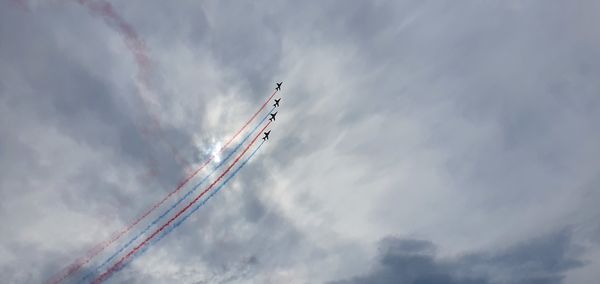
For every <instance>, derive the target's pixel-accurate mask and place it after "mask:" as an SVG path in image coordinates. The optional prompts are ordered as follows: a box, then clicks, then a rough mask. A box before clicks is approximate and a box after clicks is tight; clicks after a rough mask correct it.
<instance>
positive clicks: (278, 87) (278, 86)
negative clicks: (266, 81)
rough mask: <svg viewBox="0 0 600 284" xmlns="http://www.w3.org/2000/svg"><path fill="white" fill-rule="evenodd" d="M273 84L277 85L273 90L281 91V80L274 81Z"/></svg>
mask: <svg viewBox="0 0 600 284" xmlns="http://www.w3.org/2000/svg"><path fill="white" fill-rule="evenodd" d="M275 84H277V87H275V90H277V91H281V84H283V81H282V82H279V83H277V82H275Z"/></svg>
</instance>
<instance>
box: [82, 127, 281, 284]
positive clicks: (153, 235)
mask: <svg viewBox="0 0 600 284" xmlns="http://www.w3.org/2000/svg"><path fill="white" fill-rule="evenodd" d="M270 124H271V121H269V122H267V124H265V126H264V127H263V128H262V129H261V130H260V132H259V133H258V134H257V135H256V136H254V139H252V141H251V142H250V144H248V146H246V148H244V151H242V153H240V154H239V155H238V156H237V157H236V158H235V160H234V161H233V162H232V163H231V165H229V167H227V169H225V171H223V173H221V175H219V177H217V179H215V180H214V181H213V182H212V183H211V184H210V185H209V186H208V187H207V188H206V189H205V190H204V191H202V192H201V193H200V194H199V195H198V196H196V198H194V200H192V201H191V202H190V203H188V204H187V205H186V206H185V207H183V208H182V209H181V210H179V212H177V214H175V216H173V217H171V219H169V221H167V223H165V224H164V225H162V226H161V227H160V228H159V229H157V230H156V231H154V233H152V234H151V235H150V236H149V237H147V238H146V239H145V240H144V241H143V242H141V243H140V244H138V245H137V246H136V247H135V248H133V249H132V250H131V251H130V252H129V253H128V254H126V255H125V256H123V257H121V259H119V261H117V262H116V263H115V264H113V266H111V267H110V268H109V269H108V270H106V271H105V272H104V273H102V274H101V275H100V276H99V277H98V278H96V279H95V280H94V281H93V282H92V283H94V284H96V283H101V282H102V281H104V280H106V278H107V277H109V276H110V275H111V274H112V273H113V272H114V271H115V270H117V269H119V268H120V266H121V265H122V264H123V263H124V262H125V261H126V260H127V259H128V258H130V257H131V256H132V255H134V254H135V253H136V252H137V251H138V250H139V249H140V248H142V247H143V246H144V245H146V244H147V243H148V242H149V241H150V240H152V239H153V238H154V237H155V236H156V235H158V234H159V233H160V232H162V231H163V230H164V229H165V228H166V227H168V226H169V225H170V224H171V223H172V222H173V221H174V220H175V219H177V218H178V217H179V216H180V215H181V214H183V213H184V212H185V211H186V210H187V209H189V208H190V207H191V206H192V205H194V203H196V202H197V201H198V200H199V199H200V198H202V196H203V195H204V194H205V193H206V192H208V191H209V190H210V189H211V188H212V187H213V186H215V184H217V183H218V182H219V181H220V180H221V179H222V178H223V177H224V176H225V175H226V174H227V173H229V171H230V170H231V168H233V166H235V164H236V163H237V162H238V161H239V160H240V159H241V158H242V156H244V154H246V152H247V151H248V149H250V147H252V145H253V144H254V142H256V139H258V137H260V135H262V132H263V131H264V130H265V129H266V128H267V127H268V126H269V125H270Z"/></svg>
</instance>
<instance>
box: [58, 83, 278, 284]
mask: <svg viewBox="0 0 600 284" xmlns="http://www.w3.org/2000/svg"><path fill="white" fill-rule="evenodd" d="M276 93H277V91H275V92H273V94H272V95H271V96H269V98H268V99H267V100H266V101H265V102H264V103H263V105H262V106H261V107H260V108H259V109H258V110H257V111H256V112H255V113H254V114H253V115H252V117H250V119H248V121H246V123H245V124H244V125H243V126H242V127H241V128H240V129H239V130H238V131H237V132H236V133H235V135H233V136H232V137H231V138H229V140H228V141H227V142H226V143H225V146H223V147H222V148H221V149H220V150H219V152H218V153H216V154H214V155H212V156H210V158H209V159H207V160H206V161H205V162H204V163H203V164H202V165H200V166H199V167H198V168H197V169H196V170H195V171H194V172H192V173H191V174H190V175H188V176H187V177H186V178H185V179H184V180H183V181H181V182H180V183H179V184H178V185H177V187H176V188H175V189H174V190H173V191H171V192H169V193H168V194H167V195H166V196H165V197H163V199H161V200H160V201H159V202H157V203H156V204H154V205H152V207H150V208H149V209H148V210H147V211H145V212H144V214H142V215H141V216H140V217H138V218H137V219H136V220H135V221H134V222H133V223H131V224H130V225H129V226H127V227H126V228H125V229H123V230H122V231H121V232H119V233H118V234H116V235H114V237H113V238H111V239H110V240H108V241H105V242H104V243H101V244H99V245H96V246H95V247H94V248H93V249H92V250H90V251H89V252H88V254H87V256H85V257H82V258H79V259H77V260H75V261H74V262H73V263H71V264H70V265H69V266H67V268H65V269H63V271H62V272H60V273H58V274H57V275H56V276H54V277H53V278H51V279H50V280H48V282H47V283H51V284H57V283H60V282H62V281H63V280H64V279H66V278H67V277H69V276H70V275H72V274H73V273H75V272H77V271H79V270H80V269H81V267H83V266H84V265H86V264H87V263H88V262H90V261H91V260H92V259H93V258H94V257H96V256H97V255H98V254H99V253H100V252H102V251H103V250H105V249H106V248H107V247H108V246H110V245H111V244H113V243H114V242H116V241H117V240H119V239H120V238H121V237H122V236H124V235H125V234H126V233H127V232H129V231H131V229H133V227H135V226H136V225H137V224H139V223H140V222H141V221H142V220H143V219H144V218H146V217H147V216H148V215H150V214H151V213H152V212H154V210H156V209H157V208H158V207H160V206H161V205H162V204H163V203H165V201H167V200H168V199H169V198H170V197H171V196H173V195H174V194H175V193H177V192H179V190H181V189H182V188H183V187H184V186H185V185H186V184H187V183H188V182H189V181H190V180H191V179H192V178H194V177H195V176H196V175H197V174H198V173H199V172H200V171H202V170H203V169H204V168H205V167H206V166H207V165H208V164H210V162H212V161H213V159H214V158H215V157H216V156H218V155H220V154H221V153H223V151H225V150H226V149H227V146H229V144H231V143H232V142H233V140H235V138H237V136H238V135H240V133H242V131H243V130H244V129H246V127H248V125H249V124H250V123H251V122H252V121H253V120H254V119H255V118H256V116H257V115H258V114H259V113H261V112H262V111H263V110H264V108H265V107H266V106H267V104H268V103H269V102H270V101H271V99H273V97H274V96H275V94H276ZM272 111H273V109H271V111H269V113H270V112H272Z"/></svg>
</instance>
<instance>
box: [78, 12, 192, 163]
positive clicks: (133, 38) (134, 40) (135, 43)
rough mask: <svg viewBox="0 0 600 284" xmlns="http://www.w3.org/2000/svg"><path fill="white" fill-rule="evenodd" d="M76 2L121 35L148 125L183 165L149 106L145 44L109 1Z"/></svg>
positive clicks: (147, 58) (148, 63) (147, 59)
mask: <svg viewBox="0 0 600 284" xmlns="http://www.w3.org/2000/svg"><path fill="white" fill-rule="evenodd" d="M77 3H79V4H81V5H82V6H85V7H87V8H88V9H89V10H90V11H91V12H92V13H94V14H98V15H100V16H101V17H102V18H103V19H104V21H105V22H106V23H107V24H108V25H109V26H112V27H114V28H115V29H116V30H117V32H118V33H119V34H120V35H121V36H122V37H123V39H124V41H125V45H126V46H127V48H128V49H129V50H130V51H131V53H132V54H133V57H134V58H135V62H136V65H137V66H138V74H137V81H138V83H139V86H137V93H138V95H139V96H140V98H141V99H142V102H143V103H144V107H145V109H146V111H148V113H149V114H150V116H151V121H150V125H152V126H153V128H154V132H155V133H158V134H157V135H158V136H159V138H160V139H159V140H160V142H161V143H162V144H163V146H164V147H166V148H167V149H168V151H170V152H171V154H172V155H173V157H174V158H175V160H176V161H177V162H178V163H179V165H180V166H182V167H184V166H185V165H187V164H188V163H187V161H186V160H185V159H183V158H182V157H181V155H179V153H178V152H177V149H176V148H175V147H173V145H171V144H169V143H168V141H167V140H166V139H165V138H164V137H163V136H162V135H161V134H160V130H161V129H162V127H161V123H160V121H159V120H158V119H157V118H156V115H153V114H152V108H151V107H150V106H151V105H152V104H151V103H152V102H153V101H154V100H153V98H152V97H151V96H150V94H149V91H150V90H151V88H150V84H149V82H150V73H151V72H150V71H151V66H150V65H151V64H150V58H149V57H148V52H147V48H146V44H145V43H144V41H143V40H142V39H140V37H139V36H138V34H137V33H136V31H135V30H134V29H133V27H132V26H131V25H130V24H129V23H127V21H125V19H123V17H121V15H119V13H117V12H116V10H115V8H114V7H113V6H112V5H111V4H110V3H109V2H106V1H101V0H98V1H91V0H77Z"/></svg>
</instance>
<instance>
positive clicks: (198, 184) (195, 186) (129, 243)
mask: <svg viewBox="0 0 600 284" xmlns="http://www.w3.org/2000/svg"><path fill="white" fill-rule="evenodd" d="M273 110H275V107H273V108H271V110H270V111H269V112H268V113H267V115H265V116H264V117H263V118H262V119H261V120H260V122H259V123H258V124H257V125H256V126H255V127H254V129H252V131H250V132H249V133H248V134H247V135H246V137H244V139H243V140H242V141H241V142H240V143H239V144H238V145H237V146H235V148H233V150H231V151H230V152H229V154H227V156H226V157H225V159H223V160H221V162H220V163H219V164H218V165H217V166H216V167H215V168H214V169H213V170H212V171H211V172H210V173H209V174H208V175H206V176H205V177H204V178H203V179H202V180H201V181H200V182H198V183H197V184H196V185H194V187H193V188H192V189H191V190H190V191H188V192H187V193H186V194H185V195H184V196H183V197H181V198H180V199H179V200H177V202H175V204H173V205H171V207H169V209H167V211H165V212H164V213H163V214H161V215H160V216H158V218H156V219H154V221H152V222H151V223H150V224H148V226H146V228H144V230H142V231H141V232H140V233H138V234H137V235H135V237H133V238H132V239H131V240H129V241H128V242H127V243H125V245H123V246H121V247H120V248H119V249H118V250H117V251H116V252H115V253H114V254H112V255H111V256H110V257H109V258H108V259H106V260H105V261H104V262H102V263H101V264H100V265H98V266H97V267H96V269H94V270H91V271H90V272H88V273H87V274H86V275H85V276H84V277H83V278H82V279H81V280H82V281H85V280H86V279H88V278H89V277H90V276H92V275H93V274H94V273H95V272H98V271H100V269H102V267H103V266H105V265H106V264H107V263H109V262H111V261H112V260H113V259H114V258H115V257H117V256H118V255H119V254H120V253H121V252H123V250H124V249H126V248H127V247H128V246H129V245H131V244H132V243H133V242H135V241H136V240H137V239H138V238H139V237H140V236H142V235H143V234H145V233H146V232H147V231H148V230H150V228H152V227H153V226H154V225H156V224H157V223H158V222H159V221H160V220H162V219H163V218H164V217H165V216H167V215H168V214H169V213H170V212H171V211H172V210H173V209H175V207H177V206H178V205H179V204H180V203H181V202H183V201H184V200H185V199H186V198H187V197H188V196H190V195H191V194H192V193H194V192H195V191H196V190H197V189H198V188H199V187H200V185H201V184H202V183H204V182H205V181H206V180H207V179H208V177H210V176H211V175H212V174H213V173H215V172H216V171H217V169H219V168H220V167H221V166H222V165H223V164H225V162H227V160H229V158H231V156H232V155H233V154H234V153H235V152H236V151H237V150H239V149H240V147H241V146H242V145H243V144H244V143H245V142H246V140H248V138H250V136H251V135H252V133H254V132H256V130H257V129H258V128H259V127H260V126H261V125H262V124H263V122H264V121H265V120H266V119H267V117H269V114H270V113H272V112H273ZM261 145H262V144H261Z"/></svg>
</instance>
